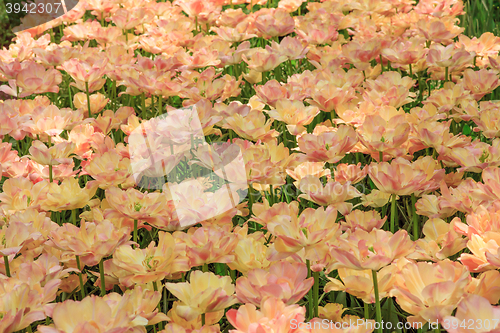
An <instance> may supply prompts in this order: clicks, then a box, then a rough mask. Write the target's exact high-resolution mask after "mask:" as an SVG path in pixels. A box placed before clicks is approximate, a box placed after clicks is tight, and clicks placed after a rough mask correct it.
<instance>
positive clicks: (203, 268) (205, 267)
mask: <svg viewBox="0 0 500 333" xmlns="http://www.w3.org/2000/svg"><path fill="white" fill-rule="evenodd" d="M201 271H202V272H203V273H206V272H208V264H207V263H204V264H203V266H202V267H201Z"/></svg>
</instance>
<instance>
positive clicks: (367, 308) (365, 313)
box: [363, 302, 370, 319]
mask: <svg viewBox="0 0 500 333" xmlns="http://www.w3.org/2000/svg"><path fill="white" fill-rule="evenodd" d="M369 306H370V305H369V304H368V303H366V302H364V305H363V310H364V315H365V319H370V308H369Z"/></svg>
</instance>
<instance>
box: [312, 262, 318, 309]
mask: <svg viewBox="0 0 500 333" xmlns="http://www.w3.org/2000/svg"><path fill="white" fill-rule="evenodd" d="M313 277H314V285H313V307H314V317H318V298H319V272H313Z"/></svg>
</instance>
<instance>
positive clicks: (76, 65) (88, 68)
mask: <svg viewBox="0 0 500 333" xmlns="http://www.w3.org/2000/svg"><path fill="white" fill-rule="evenodd" d="M107 62H108V60H107V58H104V60H102V61H101V63H94V64H90V63H88V62H87V61H83V60H81V59H77V58H73V59H70V60H68V61H66V62H64V63H63V65H62V66H61V67H62V69H63V70H65V71H66V72H67V73H68V74H69V75H71V77H72V78H73V80H75V83H71V85H72V86H74V87H77V88H78V89H80V90H81V91H87V88H86V84H87V85H88V92H89V93H91V92H94V91H97V90H99V89H101V88H102V86H104V83H106V80H105V79H103V78H102V76H103V75H104V74H105V72H106V64H107Z"/></svg>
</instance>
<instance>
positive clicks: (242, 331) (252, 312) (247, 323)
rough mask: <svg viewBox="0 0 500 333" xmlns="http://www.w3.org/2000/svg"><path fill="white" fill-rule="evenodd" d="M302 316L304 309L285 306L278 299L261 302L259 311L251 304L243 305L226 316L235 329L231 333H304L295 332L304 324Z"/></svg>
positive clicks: (294, 305)
mask: <svg viewBox="0 0 500 333" xmlns="http://www.w3.org/2000/svg"><path fill="white" fill-rule="evenodd" d="M304 315H305V308H304V307H301V306H298V305H297V304H293V305H288V306H287V305H286V304H285V303H283V301H281V300H279V299H276V298H268V299H266V300H264V301H263V302H262V304H261V307H260V310H257V308H256V307H255V305H253V304H245V305H242V306H240V307H239V309H238V310H236V309H231V310H229V311H228V312H227V315H226V316H227V319H228V320H229V322H230V323H231V325H233V326H234V327H235V328H236V329H235V330H232V331H231V333H246V332H263V333H271V332H280V333H281V332H282V333H302V332H303V333H305V332H306V331H304V330H302V329H299V330H297V327H298V326H299V325H300V324H303V322H304V319H305V316H304ZM293 323H295V324H296V325H294V324H293Z"/></svg>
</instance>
